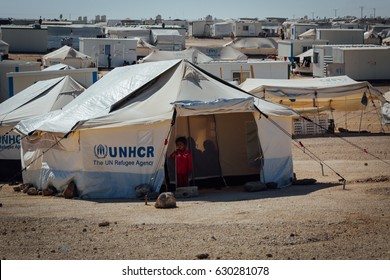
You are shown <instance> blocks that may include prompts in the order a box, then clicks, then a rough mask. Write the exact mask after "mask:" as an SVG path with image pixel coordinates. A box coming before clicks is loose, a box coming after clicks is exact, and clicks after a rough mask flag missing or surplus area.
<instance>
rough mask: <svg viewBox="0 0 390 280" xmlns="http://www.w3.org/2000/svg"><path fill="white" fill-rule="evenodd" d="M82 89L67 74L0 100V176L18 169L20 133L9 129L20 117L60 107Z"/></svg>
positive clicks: (82, 88) (21, 118)
mask: <svg viewBox="0 0 390 280" xmlns="http://www.w3.org/2000/svg"><path fill="white" fill-rule="evenodd" d="M83 91H84V87H82V86H81V85H80V84H78V83H77V82H76V81H75V80H73V79H72V78H71V77H69V76H65V77H61V78H55V79H51V80H45V81H39V82H36V83H35V84H33V85H31V86H30V87H28V88H26V89H24V90H23V91H21V92H19V93H18V94H16V95H14V96H12V97H10V98H9V99H7V100H6V101H4V102H2V103H1V104H0V178H1V179H2V180H5V179H9V178H10V177H12V175H13V174H16V173H19V172H20V171H21V165H20V144H21V143H20V135H19V134H18V133H16V132H15V131H13V128H14V126H15V125H16V124H17V123H18V122H19V121H21V120H28V119H30V118H34V117H36V116H38V115H40V114H43V113H46V112H49V111H54V110H58V109H61V108H62V107H64V106H65V105H66V104H67V103H69V102H70V101H71V100H73V99H75V98H76V97H77V96H78V95H79V94H80V93H82V92H83Z"/></svg>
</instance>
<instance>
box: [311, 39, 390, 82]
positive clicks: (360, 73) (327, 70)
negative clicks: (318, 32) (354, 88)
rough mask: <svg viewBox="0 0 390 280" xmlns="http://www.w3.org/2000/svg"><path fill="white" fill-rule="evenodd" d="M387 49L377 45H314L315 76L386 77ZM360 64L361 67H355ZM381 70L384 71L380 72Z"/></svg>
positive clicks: (360, 78)
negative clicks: (384, 66)
mask: <svg viewBox="0 0 390 280" xmlns="http://www.w3.org/2000/svg"><path fill="white" fill-rule="evenodd" d="M365 49H367V50H365ZM387 49H388V48H387V47H380V46H375V45H322V46H321V45H318V46H314V47H313V76H314V77H328V76H340V75H348V76H350V77H351V78H353V79H355V80H370V79H371V78H370V77H372V78H373V79H381V78H380V77H385V76H386V75H387V73H388V71H387V70H384V69H382V67H383V64H386V63H388V57H387V52H388V51H387ZM344 52H345V53H344ZM360 55H362V57H360ZM382 55H383V58H382V57H381V56H382ZM358 66H359V68H354V67H358ZM369 69H370V70H369ZM347 71H348V73H347ZM381 71H383V73H380V72H381ZM362 77H366V78H362Z"/></svg>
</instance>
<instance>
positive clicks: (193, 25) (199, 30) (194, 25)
mask: <svg viewBox="0 0 390 280" xmlns="http://www.w3.org/2000/svg"><path fill="white" fill-rule="evenodd" d="M214 22H215V21H214V19H213V17H212V16H207V17H206V18H205V19H202V20H193V21H190V22H189V24H188V36H190V37H199V38H209V37H211V29H212V25H213V24H214Z"/></svg>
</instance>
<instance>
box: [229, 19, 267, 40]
mask: <svg viewBox="0 0 390 280" xmlns="http://www.w3.org/2000/svg"><path fill="white" fill-rule="evenodd" d="M232 32H233V34H234V37H258V36H261V35H262V34H263V29H262V22H261V21H258V20H235V21H233V24H232Z"/></svg>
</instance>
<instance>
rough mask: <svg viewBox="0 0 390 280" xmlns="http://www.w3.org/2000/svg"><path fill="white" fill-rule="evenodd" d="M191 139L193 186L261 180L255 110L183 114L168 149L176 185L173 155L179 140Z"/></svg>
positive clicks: (177, 121)
mask: <svg viewBox="0 0 390 280" xmlns="http://www.w3.org/2000/svg"><path fill="white" fill-rule="evenodd" d="M180 136H185V137H186V138H187V148H188V150H189V151H190V153H191V154H192V160H193V172H192V177H191V179H192V180H191V182H190V184H191V185H196V186H198V187H220V186H225V185H240V184H244V183H245V182H248V181H254V180H259V179H260V171H261V168H262V166H263V160H262V159H263V156H262V150H261V146H260V141H259V138H258V130H257V125H256V122H255V119H254V117H253V114H252V113H233V114H216V115H199V116H190V117H179V118H177V120H176V125H175V127H174V128H173V130H172V134H171V137H170V141H169V146H168V150H167V168H168V177H169V179H170V183H171V184H175V181H176V180H175V178H176V176H175V162H174V161H173V160H170V159H169V154H170V153H171V152H172V151H174V149H175V139H176V138H177V137H180Z"/></svg>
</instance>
